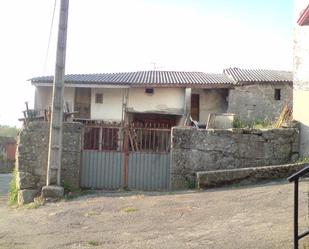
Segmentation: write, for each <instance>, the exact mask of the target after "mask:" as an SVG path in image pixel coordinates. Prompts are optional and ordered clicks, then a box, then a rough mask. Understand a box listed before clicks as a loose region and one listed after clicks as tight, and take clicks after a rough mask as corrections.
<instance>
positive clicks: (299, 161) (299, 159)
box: [295, 156, 309, 163]
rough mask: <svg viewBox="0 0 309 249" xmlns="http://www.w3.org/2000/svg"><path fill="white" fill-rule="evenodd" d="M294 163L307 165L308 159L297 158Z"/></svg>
mask: <svg viewBox="0 0 309 249" xmlns="http://www.w3.org/2000/svg"><path fill="white" fill-rule="evenodd" d="M295 163H309V157H308V156H307V157H301V158H298V159H297V160H296V161H295Z"/></svg>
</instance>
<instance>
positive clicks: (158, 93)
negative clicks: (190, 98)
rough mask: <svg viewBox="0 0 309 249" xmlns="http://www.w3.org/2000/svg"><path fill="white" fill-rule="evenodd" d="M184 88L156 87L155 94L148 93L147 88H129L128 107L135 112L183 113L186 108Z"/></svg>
mask: <svg viewBox="0 0 309 249" xmlns="http://www.w3.org/2000/svg"><path fill="white" fill-rule="evenodd" d="M184 92H185V90H184V88H165V87H162V88H154V93H153V94H146V93H145V88H131V89H129V98H128V105H127V106H128V109H129V110H131V111H134V112H150V113H151V112H162V113H171V114H172V113H174V114H175V113H177V114H182V113H183V109H184Z"/></svg>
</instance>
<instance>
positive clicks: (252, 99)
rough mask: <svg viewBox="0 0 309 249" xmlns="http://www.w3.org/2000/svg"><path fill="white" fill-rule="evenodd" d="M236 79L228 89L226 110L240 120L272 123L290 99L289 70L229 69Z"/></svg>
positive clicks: (291, 90) (291, 84) (229, 72)
mask: <svg viewBox="0 0 309 249" xmlns="http://www.w3.org/2000/svg"><path fill="white" fill-rule="evenodd" d="M223 72H224V74H226V75H227V76H229V77H230V79H232V80H233V81H234V82H235V85H234V88H233V89H231V90H230V92H229V104H228V110H227V111H228V112H229V113H235V114H236V115H237V116H238V117H239V118H240V119H242V120H249V121H254V120H265V121H270V122H273V121H274V120H275V119H277V118H278V117H279V115H280V113H281V112H282V111H283V109H284V106H285V105H289V106H290V107H291V105H292V102H293V74H292V72H288V71H278V70H263V69H256V70H254V69H240V68H228V69H225V70H224V71H223Z"/></svg>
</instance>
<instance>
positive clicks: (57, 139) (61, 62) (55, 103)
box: [43, 0, 69, 196]
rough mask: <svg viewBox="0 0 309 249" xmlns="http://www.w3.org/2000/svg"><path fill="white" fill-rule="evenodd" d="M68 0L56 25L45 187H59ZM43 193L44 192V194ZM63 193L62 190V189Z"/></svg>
mask: <svg viewBox="0 0 309 249" xmlns="http://www.w3.org/2000/svg"><path fill="white" fill-rule="evenodd" d="M68 11H69V0H61V4H60V17H59V27H58V41H57V53H56V68H55V77H54V82H53V96H52V113H51V121H50V129H49V147H48V163H47V176H46V187H45V189H46V188H47V189H48V187H49V186H50V185H57V187H58V186H59V187H60V184H61V182H60V175H61V152H62V123H63V102H64V101H63V92H64V73H65V57H66V42H67V25H68ZM49 192H50V191H48V190H47V191H46V192H44V188H43V196H44V195H45V196H48V195H49V194H47V193H49ZM44 193H45V194H44ZM62 194H63V190H62ZM51 195H53V194H51Z"/></svg>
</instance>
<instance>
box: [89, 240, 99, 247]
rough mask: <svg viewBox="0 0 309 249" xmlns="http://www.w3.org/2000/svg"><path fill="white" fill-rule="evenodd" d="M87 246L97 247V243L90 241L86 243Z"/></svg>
mask: <svg viewBox="0 0 309 249" xmlns="http://www.w3.org/2000/svg"><path fill="white" fill-rule="evenodd" d="M88 245H90V246H98V245H99V242H97V241H94V240H90V241H88Z"/></svg>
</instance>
